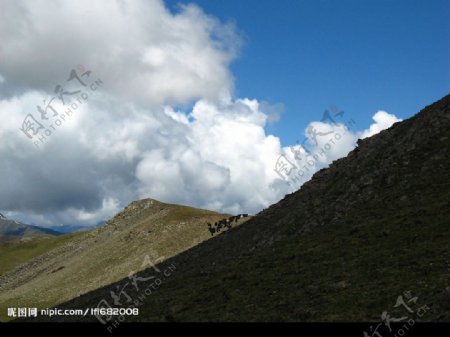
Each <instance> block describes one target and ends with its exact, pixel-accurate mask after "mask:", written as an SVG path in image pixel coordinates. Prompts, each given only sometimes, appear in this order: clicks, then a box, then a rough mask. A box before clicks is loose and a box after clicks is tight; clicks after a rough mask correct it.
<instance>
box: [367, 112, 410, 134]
mask: <svg viewBox="0 0 450 337" xmlns="http://www.w3.org/2000/svg"><path fill="white" fill-rule="evenodd" d="M372 119H373V120H374V121H375V123H374V124H372V125H371V126H370V128H369V129H368V130H365V131H364V132H363V133H362V134H361V136H360V138H361V139H364V138H367V137H371V136H373V135H375V134H377V133H379V132H380V131H383V130H385V129H388V128H390V127H391V126H392V125H393V124H394V123H397V122H401V119H399V118H397V117H396V116H395V115H391V114H389V113H387V112H386V111H378V112H377V113H376V114H375V115H374V116H373V117H372Z"/></svg>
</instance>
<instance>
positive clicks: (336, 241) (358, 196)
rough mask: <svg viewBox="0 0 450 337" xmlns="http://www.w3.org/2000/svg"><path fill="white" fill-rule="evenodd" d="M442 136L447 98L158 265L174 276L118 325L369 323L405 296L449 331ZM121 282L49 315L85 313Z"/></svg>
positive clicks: (447, 163)
mask: <svg viewBox="0 0 450 337" xmlns="http://www.w3.org/2000/svg"><path fill="white" fill-rule="evenodd" d="M449 128H450V95H449V96H446V97H444V98H442V99H441V100H439V101H438V102H436V103H434V104H432V105H430V106H427V107H426V108H424V109H423V110H422V111H421V112H419V113H418V114H417V115H415V116H414V117H412V118H410V119H408V120H405V121H403V122H400V123H396V124H395V125H393V126H392V127H391V128H390V129H387V130H384V131H382V132H380V133H379V134H377V135H375V136H373V137H370V138H367V139H364V140H361V141H359V142H358V148H356V149H355V150H353V151H352V152H350V153H349V155H348V156H347V157H346V158H342V159H340V160H337V161H335V162H333V163H332V164H331V165H330V167H329V168H327V169H324V170H321V171H319V172H317V173H316V174H315V175H314V176H313V178H312V179H311V180H310V181H309V182H307V183H305V184H304V185H303V186H302V188H301V189H300V190H299V191H297V192H295V193H293V194H290V195H287V196H286V197H285V198H283V199H282V200H281V201H280V202H278V203H277V204H275V205H272V206H270V207H269V208H267V209H266V210H264V211H262V212H260V213H259V214H257V215H256V216H255V217H254V218H252V219H251V220H249V221H248V222H247V223H245V224H244V225H242V226H240V227H238V228H233V229H231V230H230V231H227V232H225V233H223V234H222V235H219V236H217V237H215V238H213V239H211V240H208V241H205V242H202V243H200V244H199V245H197V246H196V247H193V248H192V249H189V250H187V251H185V252H183V253H181V254H179V255H176V256H174V257H172V258H170V259H168V260H167V261H165V262H162V263H161V264H160V265H158V266H159V268H161V269H163V268H165V267H167V266H169V265H170V264H175V265H177V272H176V274H174V275H173V276H172V277H171V278H170V279H168V280H167V281H166V282H165V284H163V286H161V287H160V288H159V289H158V291H157V292H155V293H154V294H152V296H151V297H149V298H147V299H146V301H145V303H142V304H141V306H140V312H141V315H140V316H139V317H131V318H129V320H133V321H167V320H170V321H279V320H282V321H305V320H306V321H330V320H331V321H336V320H337V321H349V320H355V321H377V320H380V315H381V313H382V312H384V311H386V310H389V311H390V312H391V311H392V312H393V315H394V316H395V314H396V313H397V314H398V315H401V314H402V313H401V312H400V311H399V310H400V309H398V308H397V309H393V308H392V307H393V305H394V304H395V300H396V299H397V298H398V296H399V295H401V294H403V293H404V292H409V291H412V292H413V293H414V294H417V295H418V298H420V303H422V304H426V305H427V306H429V311H428V312H427V316H425V317H423V318H417V317H416V318H417V319H418V320H425V321H450V306H449V303H450V292H448V290H447V289H449V286H450V275H449V271H448V265H449V264H450V261H449V257H450V251H449V247H450V245H449V237H450V228H449V224H448V219H449V218H450V203H449V200H450V176H449V172H450V157H449V156H448V153H450V146H449V142H448V138H449ZM153 272H154V271H153V270H152V269H151V268H149V269H146V270H144V271H142V272H140V273H137V274H136V275H137V276H138V277H142V278H145V277H149V276H151V275H153ZM123 282H125V280H121V281H119V282H117V283H113V284H110V285H107V286H105V287H102V288H99V289H97V290H94V291H92V292H89V293H87V294H85V295H83V296H80V297H78V298H75V299H73V300H71V301H69V302H67V303H65V304H62V305H59V306H58V307H61V308H62V307H64V308H85V307H95V306H97V305H98V304H99V302H100V300H102V299H108V298H109V296H110V295H109V294H110V292H111V290H112V289H114V288H115V287H117V286H120V284H123ZM128 295H129V296H130V297H131V298H138V297H139V295H140V293H139V292H137V291H133V289H130V290H129V291H128ZM395 317H401V316H395ZM86 319H88V320H95V318H86ZM53 320H60V321H61V320H71V319H68V318H55V319H53ZM72 320H73V319H72ZM75 320H76V319H75ZM112 322H113V321H111V322H109V324H112Z"/></svg>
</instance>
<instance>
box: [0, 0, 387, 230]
mask: <svg viewBox="0 0 450 337" xmlns="http://www.w3.org/2000/svg"><path fill="white" fill-rule="evenodd" d="M0 13H2V20H0V39H1V41H2V44H1V46H0V57H1V58H0V60H1V62H0V74H2V75H0V76H1V77H0V89H1V90H0V118H1V120H2V123H1V124H0V139H1V142H0V158H2V159H1V165H0V210H1V211H2V212H3V213H5V214H6V215H7V216H12V217H14V218H15V219H18V220H22V221H24V222H31V223H35V224H40V225H46V226H52V225H59V224H61V223H63V224H67V225H93V224H97V223H98V222H99V221H102V220H104V219H107V218H109V217H110V216H112V215H113V214H114V213H116V212H117V211H119V210H120V209H121V208H122V207H124V206H125V205H126V204H127V203H129V202H131V201H133V200H136V199H138V198H147V197H151V198H155V199H159V200H161V201H165V202H172V203H181V204H188V205H192V206H197V207H203V208H208V209H212V210H217V211H222V212H229V213H238V212H245V213H256V212H257V211H259V210H261V209H262V208H264V207H267V206H268V205H270V204H272V203H274V202H276V201H278V200H279V199H281V198H282V197H283V196H284V195H285V194H286V193H288V192H292V191H293V190H295V189H296V188H298V187H299V186H300V185H301V184H302V183H303V182H304V181H305V179H307V178H308V177H310V176H311V175H312V173H314V172H315V171H317V170H318V169H319V168H321V167H324V166H326V165H328V164H329V163H330V162H331V161H332V160H335V159H337V158H339V157H342V156H345V155H346V154H347V153H348V151H350V150H351V149H352V148H353V147H354V144H355V142H356V139H357V138H360V137H361V133H358V132H356V131H351V130H349V129H348V127H347V126H345V125H343V124H327V123H323V122H312V123H311V124H310V125H309V126H308V127H307V128H306V130H305V136H306V137H307V140H308V141H307V143H308V144H309V151H311V150H313V151H316V152H317V153H319V156H318V157H317V160H316V161H315V162H314V165H313V166H311V167H309V171H308V172H307V173H305V176H304V179H303V180H302V181H297V182H295V183H294V184H291V186H289V185H288V184H287V183H286V180H283V179H282V178H281V177H280V175H279V174H278V173H277V172H275V170H274V168H275V164H276V162H277V160H278V159H279V158H280V155H283V154H284V155H286V157H287V158H290V160H291V161H292V162H296V164H297V165H298V166H300V165H299V162H301V161H302V160H303V162H307V160H309V159H310V155H309V154H308V153H307V152H306V151H305V150H304V148H302V147H300V144H298V145H297V146H296V147H289V148H282V147H281V145H280V140H279V138H277V137H275V136H273V135H269V134H267V132H266V127H267V125H268V124H270V123H273V122H276V121H277V120H278V119H279V117H280V115H281V112H282V110H283V107H282V106H281V105H272V104H269V103H267V102H259V101H258V100H256V99H247V98H235V97H234V96H233V76H232V74H231V73H230V71H229V64H230V62H231V61H232V60H233V58H234V57H236V55H237V54H238V51H239V46H240V43H241V42H240V38H239V36H238V35H237V34H236V32H235V29H234V27H233V26H232V25H229V24H227V23H222V22H219V21H218V20H217V19H215V18H213V17H211V16H208V15H206V14H205V13H204V12H203V11H202V10H201V9H199V8H198V7H196V6H194V5H188V6H181V7H180V9H179V11H177V12H176V13H173V12H170V11H169V10H168V9H167V8H166V7H165V6H164V3H163V2H162V1H160V0H148V1H137V0H134V1H110V0H108V1H106V0H104V1H100V0H99V1H94V2H92V1H84V0H82V1H77V2H67V1H56V0H54V1H42V0H35V1H25V0H22V1H20V0H19V1H12V0H11V1H10V0H6V1H2V2H1V3H0ZM30 55H32V56H33V57H30ZM72 69H74V71H75V74H78V75H79V76H83V74H84V75H86V76H85V77H82V80H83V81H85V82H86V83H95V81H96V80H100V81H101V82H100V84H101V85H100V84H98V85H97V86H96V88H97V87H98V88H97V89H96V90H95V92H94V91H92V89H91V87H90V86H89V85H86V87H83V86H82V85H81V84H78V86H73V83H77V82H76V81H71V82H70V84H69V82H68V81H67V80H68V79H69V75H70V71H71V70H72ZM89 70H90V71H91V73H89V74H86V71H89ZM2 79H3V83H1V82H2ZM58 84H59V85H61V86H62V87H63V90H65V91H67V92H72V93H73V92H75V91H77V90H78V89H80V90H81V92H82V93H85V94H87V95H88V98H87V99H83V98H81V99H80V101H77V99H76V97H77V98H80V97H82V96H81V93H78V94H76V95H74V96H72V95H71V94H68V95H66V96H65V97H66V99H67V100H68V101H69V100H70V103H69V102H66V103H65V105H64V103H63V102H62V101H60V100H58V99H56V100H55V102H54V103H52V104H53V105H52V106H53V107H54V108H55V110H56V111H57V113H58V114H55V115H53V111H52V110H49V111H48V114H47V115H48V116H47V117H48V120H42V115H41V113H40V112H38V110H37V106H45V103H44V101H45V102H47V103H48V102H49V101H50V99H51V98H52V97H55V96H57V95H55V89H56V85H58ZM73 103H74V104H76V105H77V108H76V109H75V108H73V106H72V104H73ZM186 106H191V107H192V108H191V109H187V108H186ZM180 107H184V108H183V110H181V108H180ZM68 109H72V110H71V114H70V115H67V114H66V113H65V112H66V111H67V110H68ZM186 110H187V111H186ZM27 114H32V115H33V116H34V118H35V119H36V121H37V122H39V123H42V126H43V128H44V129H45V130H39V133H38V135H37V136H36V135H33V134H31V136H32V138H33V139H29V137H27V136H26V135H25V134H24V132H22V131H21V130H20V128H21V127H23V122H24V118H25V117H26V116H27ZM44 116H45V114H44ZM64 116H65V117H64ZM63 117H64V118H63ZM393 118H394V119H395V116H392V115H389V114H387V113H380V112H379V113H377V114H376V115H375V116H374V119H375V122H376V123H375V124H374V125H372V126H371V127H370V128H369V129H368V130H365V131H364V132H363V133H362V134H363V135H370V134H373V133H376V132H379V131H380V130H381V129H383V128H386V127H388V126H389V125H390V124H392V123H391V122H392V120H393ZM58 120H59V121H60V122H59V123H60V125H59V126H58V124H57V123H58V122H57V121H58ZM52 126H53V129H52ZM311 127H312V128H313V129H314V130H315V132H316V134H314V132H312V129H311ZM45 132H48V134H47V137H46V139H45V141H39V137H42V135H45V134H46V133H45ZM337 134H339V135H340V136H339V140H337V139H335V140H336V144H334V145H333V147H332V148H330V149H328V148H327V144H328V142H329V138H330V137H336V135H337ZM314 135H316V137H314ZM41 139H42V138H41ZM36 145H37V146H36ZM322 149H325V150H324V152H323V153H322V154H320V151H321V150H322Z"/></svg>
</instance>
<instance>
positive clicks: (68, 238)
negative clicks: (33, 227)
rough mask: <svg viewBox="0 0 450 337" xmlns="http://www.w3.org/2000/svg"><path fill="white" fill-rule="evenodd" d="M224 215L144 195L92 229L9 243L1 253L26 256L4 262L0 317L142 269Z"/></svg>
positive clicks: (204, 234) (191, 242)
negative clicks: (16, 261) (10, 310)
mask: <svg viewBox="0 0 450 337" xmlns="http://www.w3.org/2000/svg"><path fill="white" fill-rule="evenodd" d="M228 216H229V215H226V214H218V213H216V212H212V211H208V210H201V209H196V208H191V207H186V206H178V205H170V204H165V203H161V202H158V201H156V200H152V199H146V200H140V201H136V202H133V203H131V204H130V205H129V206H128V207H126V208H125V209H124V210H123V211H122V212H120V213H119V214H117V215H116V216H115V217H114V218H112V219H111V220H110V221H108V222H107V223H106V224H105V225H104V226H102V227H100V228H98V229H93V230H90V231H87V232H81V233H74V234H69V235H64V236H61V237H59V238H60V241H39V242H35V243H34V245H31V244H29V245H25V246H24V245H19V244H18V243H17V242H10V243H9V246H6V247H4V248H2V249H3V252H4V253H5V254H9V255H8V256H13V255H14V254H16V253H17V252H21V251H26V254H28V255H27V256H28V260H27V262H25V263H23V264H20V265H18V266H17V267H16V268H13V269H12V267H13V266H15V265H14V264H13V265H12V266H11V265H5V268H4V271H5V272H4V273H3V275H1V276H0V318H1V319H2V320H5V319H6V317H5V316H6V308H8V307H38V308H46V307H49V306H50V307H51V306H54V305H57V304H59V303H61V302H64V301H67V300H70V299H72V298H74V297H76V296H79V295H81V294H83V293H86V292H88V291H90V290H94V289H97V288H98V287H101V286H104V285H106V284H109V283H111V282H115V281H118V280H120V279H121V278H124V277H127V276H128V275H129V274H130V273H134V272H137V271H139V270H142V269H143V268H145V263H144V262H145V261H147V260H150V259H151V260H152V261H155V263H158V262H161V261H164V260H166V259H168V258H170V257H173V256H174V255H176V254H179V253H181V252H183V251H185V250H187V249H189V248H191V247H193V246H195V245H198V244H199V243H200V242H202V241H204V240H207V239H209V238H211V234H210V232H209V231H208V227H207V223H208V222H211V223H214V222H216V221H219V220H222V219H223V218H225V217H228ZM244 221H245V220H240V221H239V222H238V223H236V224H235V225H240V224H241V223H243V222H244ZM220 235H223V234H220ZM51 244H53V245H54V246H51ZM1 251H2V250H0V252H1ZM33 253H35V254H36V255H32V254H33ZM30 257H33V258H30ZM6 262H7V261H4V263H5V264H6ZM21 262H23V261H21Z"/></svg>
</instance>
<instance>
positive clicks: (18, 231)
mask: <svg viewBox="0 0 450 337" xmlns="http://www.w3.org/2000/svg"><path fill="white" fill-rule="evenodd" d="M60 234H61V233H59V232H57V231H55V230H52V229H48V228H42V227H38V226H31V225H25V224H23V223H20V222H17V221H13V220H9V219H7V218H6V217H5V216H4V215H3V214H1V213H0V237H32V236H48V235H60Z"/></svg>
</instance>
